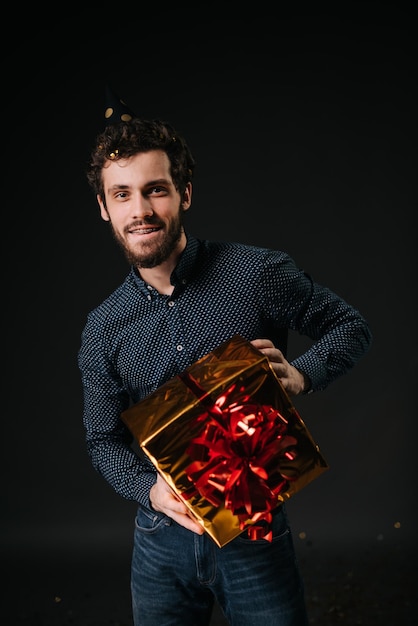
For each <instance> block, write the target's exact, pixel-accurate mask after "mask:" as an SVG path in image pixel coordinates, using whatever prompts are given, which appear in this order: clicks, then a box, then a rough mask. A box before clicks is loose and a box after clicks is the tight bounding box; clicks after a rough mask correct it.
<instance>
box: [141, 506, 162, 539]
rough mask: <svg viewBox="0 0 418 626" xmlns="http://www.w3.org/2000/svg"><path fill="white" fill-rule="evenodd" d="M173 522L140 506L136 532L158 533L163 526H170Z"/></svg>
mask: <svg viewBox="0 0 418 626" xmlns="http://www.w3.org/2000/svg"><path fill="white" fill-rule="evenodd" d="M170 525H171V520H170V518H169V517H167V516H166V515H163V514H162V513H158V512H157V511H152V510H151V509H147V508H145V507H144V506H142V505H139V506H138V510H137V513H136V517H135V530H137V531H139V532H141V533H145V534H151V533H155V532H157V531H158V530H159V529H160V528H162V527H163V526H170Z"/></svg>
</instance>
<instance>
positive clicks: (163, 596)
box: [131, 505, 308, 626]
mask: <svg viewBox="0 0 418 626" xmlns="http://www.w3.org/2000/svg"><path fill="white" fill-rule="evenodd" d="M272 529H273V541H272V542H268V541H266V540H265V539H261V540H251V539H249V538H248V536H247V532H246V531H245V532H244V533H242V534H241V535H239V536H238V537H236V538H235V539H233V540H232V541H230V542H229V543H227V544H226V545H225V546H223V547H222V548H219V547H218V546H217V545H216V544H215V542H214V541H213V539H212V538H211V537H210V536H209V535H208V534H207V533H206V532H205V533H204V534H203V535H196V534H195V533H192V532H191V531H189V530H186V529H185V528H183V527H182V526H179V525H178V524H176V522H174V521H173V520H171V519H170V518H168V517H166V516H164V515H161V514H159V513H157V512H155V511H151V510H148V509H145V508H144V507H141V506H139V507H138V511H137V516H136V519H135V533H134V548H133V555H132V569H131V592H132V608H133V618H134V625H135V626H208V625H209V623H210V620H211V613H212V609H213V605H214V598H215V597H216V599H217V601H218V604H219V606H220V607H221V608H222V611H223V612H224V614H225V616H226V619H227V620H228V622H229V624H231V626H266V625H267V624H268V626H307V624H308V618H307V614H306V607H305V602H304V593H303V583H302V580H301V577H300V574H299V569H298V565H297V561H296V555H295V550H294V546H293V540H292V535H291V531H290V528H289V525H288V521H287V516H286V512H285V507H284V505H282V506H280V507H278V508H277V509H276V510H275V511H274V515H273V522H272Z"/></svg>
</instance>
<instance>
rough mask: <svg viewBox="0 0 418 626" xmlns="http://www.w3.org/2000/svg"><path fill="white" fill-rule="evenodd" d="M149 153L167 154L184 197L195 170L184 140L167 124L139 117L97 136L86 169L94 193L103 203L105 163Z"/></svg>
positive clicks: (193, 161)
mask: <svg viewBox="0 0 418 626" xmlns="http://www.w3.org/2000/svg"><path fill="white" fill-rule="evenodd" d="M150 150H163V151H164V152H165V153H166V154H167V156H168V158H169V160H170V173H171V177H172V179H173V183H174V186H175V188H176V189H177V191H178V192H179V193H180V195H183V193H184V191H185V189H186V186H187V183H189V182H190V181H191V180H192V178H193V172H194V167H195V160H194V158H193V155H192V154H191V152H190V150H189V148H188V146H187V144H186V142H185V140H184V139H183V137H182V136H181V135H180V134H179V133H178V132H177V131H176V130H174V128H173V127H172V126H171V125H170V124H168V123H167V122H163V121H161V120H144V119H140V118H133V119H131V120H129V121H128V122H120V123H118V124H115V125H110V126H108V127H107V128H106V129H105V130H104V131H103V132H102V133H100V134H99V135H98V136H97V139H96V144H95V146H94V148H93V149H92V152H91V155H90V161H89V164H88V167H87V180H88V182H89V184H90V186H91V187H92V189H93V191H94V192H95V194H99V195H100V196H101V198H102V199H103V200H104V188H103V179H102V170H103V167H104V166H105V164H106V162H107V161H109V160H117V159H126V158H128V157H131V156H134V155H135V154H138V153H140V152H149V151H150Z"/></svg>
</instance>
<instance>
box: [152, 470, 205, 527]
mask: <svg viewBox="0 0 418 626" xmlns="http://www.w3.org/2000/svg"><path fill="white" fill-rule="evenodd" d="M149 498H150V502H151V506H152V508H153V509H154V511H159V512H160V513H164V514H165V515H167V517H171V519H173V520H174V521H175V522H177V524H180V526H184V528H188V529H189V530H191V531H192V532H194V533H196V534H198V535H203V533H204V532H205V529H204V528H203V526H202V525H201V524H200V523H199V522H198V521H197V520H196V519H195V518H192V515H193V514H192V513H191V512H190V511H189V509H188V508H187V506H186V505H185V504H184V503H183V502H182V501H181V500H180V498H179V497H178V496H177V495H176V494H175V493H174V491H173V490H172V489H171V487H170V486H169V485H168V484H167V483H166V481H165V480H164V478H162V476H160V475H159V474H157V482H156V483H155V485H153V486H152V487H151V491H150V494H149Z"/></svg>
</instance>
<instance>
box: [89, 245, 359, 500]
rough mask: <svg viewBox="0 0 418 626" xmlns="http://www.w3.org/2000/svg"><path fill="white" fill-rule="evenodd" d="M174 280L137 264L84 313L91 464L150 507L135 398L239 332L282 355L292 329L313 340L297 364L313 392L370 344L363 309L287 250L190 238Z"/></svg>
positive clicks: (151, 472)
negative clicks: (136, 436)
mask: <svg viewBox="0 0 418 626" xmlns="http://www.w3.org/2000/svg"><path fill="white" fill-rule="evenodd" d="M171 283H172V285H173V286H174V290H173V293H172V294H171V295H170V296H167V295H161V294H159V293H158V292H157V291H156V290H155V289H153V288H152V287H151V286H150V285H148V284H146V283H145V282H144V281H143V280H142V279H141V278H140V277H139V275H138V273H137V271H136V270H135V269H134V268H131V270H130V272H129V273H128V275H127V277H126V279H125V280H124V282H123V283H122V284H121V285H120V286H119V287H118V288H117V289H116V290H115V291H114V292H113V293H112V294H111V295H110V296H109V297H108V298H107V299H106V300H105V301H104V302H102V303H101V304H100V305H99V306H98V307H97V308H95V309H94V310H93V311H91V312H90V313H89V315H88V316H87V321H86V325H85V327H84V330H83V333H82V337H81V346H80V350H79V354H78V363H79V368H80V372H81V379H82V385H83V394H84V415H83V422H84V427H85V432H86V443H87V451H88V454H89V456H90V459H91V462H92V464H93V467H94V468H95V469H96V470H97V471H98V472H99V473H100V474H101V475H102V476H103V477H104V478H105V479H106V480H107V481H108V482H109V483H110V485H111V486H112V487H113V488H114V489H115V491H116V492H117V493H119V494H120V495H121V496H122V497H124V498H126V499H128V500H134V501H137V502H141V503H142V504H144V505H145V506H149V490H150V488H151V486H152V485H153V484H154V483H155V480H156V472H155V469H154V467H153V466H152V465H151V463H150V462H149V461H148V460H147V459H146V458H145V457H141V455H140V454H138V452H137V451H135V450H134V448H133V447H132V445H131V444H132V436H131V434H130V433H129V431H128V430H127V427H126V426H125V425H124V424H123V422H122V420H121V419H120V414H121V412H122V411H124V410H125V409H126V408H128V406H130V405H131V404H132V403H135V402H138V401H140V400H142V399H143V398H145V397H146V396H147V395H148V394H150V393H151V392H153V391H155V390H156V389H157V388H158V387H159V386H160V385H162V384H163V383H164V382H166V381H167V380H168V379H170V378H172V377H173V376H175V375H176V374H179V373H180V372H182V371H183V370H184V369H186V368H187V367H188V366H190V365H191V364H192V363H194V362H195V361H197V360H198V359H199V358H201V357H202V356H204V355H206V354H207V353H209V352H211V351H212V350H213V349H215V348H216V347H218V346H219V345H220V344H221V343H223V342H224V341H226V340H227V339H230V338H231V337H232V336H233V335H235V334H239V335H241V336H242V337H244V338H245V339H247V340H248V341H250V340H252V339H256V338H266V337H268V338H270V339H271V340H272V341H273V342H274V344H275V345H276V347H278V348H280V349H281V350H282V351H283V352H284V353H285V354H286V349H287V335H288V331H289V330H293V331H296V332H298V333H300V334H302V335H305V336H307V337H309V338H310V339H311V340H312V342H311V344H312V345H311V346H310V347H309V348H308V349H307V350H306V352H304V353H303V354H301V355H300V356H298V357H297V358H296V359H294V360H293V361H292V365H294V366H295V367H296V368H297V369H299V370H300V371H301V372H303V373H304V374H306V376H307V377H308V378H309V380H310V382H311V391H319V390H323V389H325V388H326V387H327V386H328V385H329V384H330V383H331V382H332V381H334V380H335V379H337V378H338V377H339V376H341V375H343V374H345V373H347V372H348V371H349V370H350V369H351V368H352V367H353V366H354V365H355V364H356V362H357V361H358V360H359V359H360V358H361V357H362V356H363V355H364V354H365V353H366V352H367V351H368V349H369V346H370V343H371V333H370V330H369V327H368V324H367V322H366V320H365V319H364V318H363V317H362V315H360V313H359V312H358V311H357V310H356V309H355V308H353V307H352V306H350V305H349V304H348V303H347V302H345V301H344V300H343V299H342V298H340V297H339V296H337V295H336V294H335V293H333V292H332V291H330V290H329V289H328V288H326V287H324V286H321V285H319V284H317V283H315V282H314V281H313V280H312V278H311V277H310V276H308V275H307V274H306V273H305V272H304V271H303V270H301V269H299V268H298V267H297V266H296V264H295V262H294V261H293V260H292V258H291V257H289V255H288V254H286V253H285V252H280V251H275V250H270V249H266V248H260V247H255V246H249V245H245V244H240V243H227V242H212V241H201V240H198V239H196V238H194V237H192V236H190V235H188V237H187V246H186V248H185V250H184V251H183V253H182V255H181V257H180V260H179V262H178V264H177V267H176V268H175V270H174V272H173V274H172V276H171ZM144 419H146V416H144Z"/></svg>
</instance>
